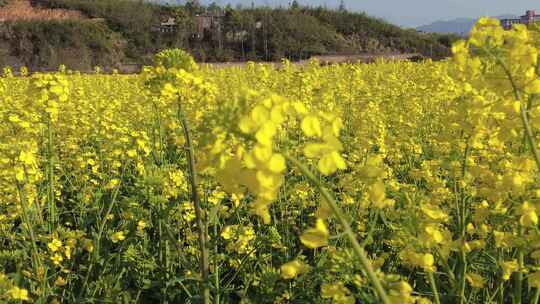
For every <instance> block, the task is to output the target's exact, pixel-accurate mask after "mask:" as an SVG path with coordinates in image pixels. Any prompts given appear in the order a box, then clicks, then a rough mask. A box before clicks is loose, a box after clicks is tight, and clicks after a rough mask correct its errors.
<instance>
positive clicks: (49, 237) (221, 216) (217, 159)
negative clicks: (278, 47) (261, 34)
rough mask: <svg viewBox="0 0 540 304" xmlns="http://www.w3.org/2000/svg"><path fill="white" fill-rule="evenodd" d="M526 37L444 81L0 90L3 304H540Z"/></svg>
mask: <svg viewBox="0 0 540 304" xmlns="http://www.w3.org/2000/svg"><path fill="white" fill-rule="evenodd" d="M539 38H540V29H537V28H531V29H527V28H525V27H522V26H516V27H515V28H514V29H513V30H511V31H503V30H502V29H501V27H500V26H499V24H498V21H495V20H491V19H485V18H483V19H481V20H480V21H479V23H478V24H477V25H476V26H475V28H474V29H473V31H472V32H471V35H470V38H469V40H468V41H460V42H458V43H456V44H455V46H454V48H453V51H454V57H453V58H452V59H449V60H447V61H444V62H436V63H435V62H431V61H426V62H423V63H411V62H383V61H381V62H377V63H374V64H369V65H366V64H354V65H352V64H342V65H333V66H326V67H321V66H320V65H319V64H318V63H317V62H312V64H310V65H309V66H307V67H295V66H294V65H292V64H290V63H288V62H284V65H283V66H282V67H281V68H279V69H276V68H274V67H271V66H266V65H261V64H249V65H248V66H247V67H245V68H231V69H210V68H199V67H197V65H196V64H195V63H194V62H193V60H192V59H191V57H189V56H188V55H187V54H186V53H184V52H182V51H180V50H169V51H164V52H162V53H160V54H159V55H157V56H156V63H155V65H154V66H152V67H148V68H146V69H145V70H144V72H143V73H142V74H140V75H129V76H124V75H118V74H112V75H106V74H102V73H100V71H99V70H96V73H95V74H91V75H90V74H88V75H82V74H79V73H75V72H71V71H66V70H65V69H63V68H61V69H60V71H59V72H56V73H50V74H39V73H38V74H33V75H28V74H27V72H26V71H24V70H23V71H22V73H21V74H22V75H21V76H20V77H14V76H13V75H12V74H11V71H10V70H9V69H5V70H4V75H3V76H2V77H0V126H1V128H0V245H1V246H0V302H1V303H205V304H207V303H213V304H220V303H336V304H345V303H347V304H353V303H385V304H388V303H392V304H400V303H404V304H407V303H418V304H420V303H422V304H427V303H437V304H440V303H460V304H464V303H501V304H502V303H514V304H516V303H533V304H537V303H539V298H540V230H539V223H538V212H540V185H539V184H538V182H539V179H538V172H539V168H540V154H539V152H538V149H539V148H540V147H539V145H538V140H539V136H538V135H539V133H540V132H539V131H540V102H539V101H540V100H539V99H540V98H539V96H540V76H539V75H540V63H539V61H538V53H539V50H540V39H539Z"/></svg>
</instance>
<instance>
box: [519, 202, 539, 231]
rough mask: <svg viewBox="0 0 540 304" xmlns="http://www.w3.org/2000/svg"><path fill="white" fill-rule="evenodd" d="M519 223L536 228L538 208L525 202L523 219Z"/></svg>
mask: <svg viewBox="0 0 540 304" xmlns="http://www.w3.org/2000/svg"><path fill="white" fill-rule="evenodd" d="M519 223H520V224H521V225H523V226H526V227H531V226H536V225H537V224H538V215H537V214H536V208H535V207H534V206H533V205H531V204H530V203H529V202H524V203H523V204H522V205H521V217H520V218H519Z"/></svg>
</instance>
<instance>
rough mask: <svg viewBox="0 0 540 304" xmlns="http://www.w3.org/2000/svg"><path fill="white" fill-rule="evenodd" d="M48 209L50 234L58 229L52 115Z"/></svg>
mask: <svg viewBox="0 0 540 304" xmlns="http://www.w3.org/2000/svg"><path fill="white" fill-rule="evenodd" d="M47 135H48V136H47V137H48V140H47V150H48V151H47V158H48V167H49V168H48V170H47V205H48V206H47V207H48V210H49V233H52V232H53V231H54V229H55V227H56V204H55V202H54V159H53V130H52V125H51V114H48V117H47Z"/></svg>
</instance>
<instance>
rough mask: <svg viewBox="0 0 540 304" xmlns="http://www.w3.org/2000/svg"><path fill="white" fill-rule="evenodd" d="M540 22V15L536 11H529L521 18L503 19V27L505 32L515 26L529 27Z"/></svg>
mask: <svg viewBox="0 0 540 304" xmlns="http://www.w3.org/2000/svg"><path fill="white" fill-rule="evenodd" d="M538 21H540V15H537V14H536V12H535V11H534V10H528V11H526V12H525V15H523V16H520V17H519V18H508V19H501V25H502V27H503V28H504V29H505V30H509V29H511V28H512V26H513V25H514V24H524V25H529V24H533V23H535V22H538Z"/></svg>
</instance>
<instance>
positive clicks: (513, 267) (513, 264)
mask: <svg viewBox="0 0 540 304" xmlns="http://www.w3.org/2000/svg"><path fill="white" fill-rule="evenodd" d="M501 268H502V272H503V280H505V281H508V280H509V279H510V276H511V275H512V273H513V272H515V271H517V270H518V269H519V265H518V263H517V261H516V260H512V261H506V262H502V263H501Z"/></svg>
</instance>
